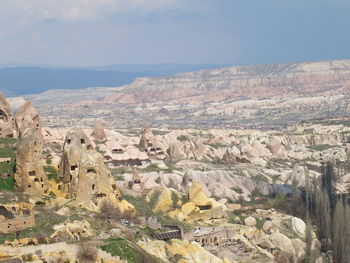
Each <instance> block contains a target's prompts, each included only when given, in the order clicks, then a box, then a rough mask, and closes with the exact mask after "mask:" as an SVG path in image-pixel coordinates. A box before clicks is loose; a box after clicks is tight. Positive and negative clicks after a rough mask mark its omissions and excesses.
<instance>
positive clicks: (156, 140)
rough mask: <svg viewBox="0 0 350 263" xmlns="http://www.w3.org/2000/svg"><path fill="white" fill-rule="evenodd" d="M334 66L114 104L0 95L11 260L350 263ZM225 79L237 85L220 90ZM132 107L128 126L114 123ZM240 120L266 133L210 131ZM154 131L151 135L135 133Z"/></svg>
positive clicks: (342, 86) (343, 140) (4, 254)
mask: <svg viewBox="0 0 350 263" xmlns="http://www.w3.org/2000/svg"><path fill="white" fill-rule="evenodd" d="M326 65H327V67H326V66H325V63H318V64H317V63H316V64H305V65H302V66H301V65H298V66H297V65H288V66H287V65H284V66H273V67H272V66H271V67H270V68H264V67H256V68H253V67H245V68H229V69H222V70H216V71H211V70H210V71H203V72H198V73H193V74H184V75H182V74H180V75H176V76H174V77H169V78H167V81H168V82H167V83H168V84H164V83H165V82H164V81H165V79H166V78H159V79H140V80H137V81H136V82H135V83H134V84H132V85H131V86H130V87H123V88H120V89H118V90H114V89H104V91H103V92H111V93H110V94H109V95H108V94H107V93H103V92H102V91H101V92H102V93H101V94H104V95H106V97H104V98H99V99H94V98H92V99H89V100H87V99H88V96H89V91H80V94H84V95H82V96H81V97H80V98H85V100H83V101H80V102H77V101H75V98H74V96H71V97H70V99H71V100H68V101H67V104H62V105H60V103H61V102H60V100H61V99H62V98H68V97H69V96H67V94H64V93H62V97H55V96H54V94H55V91H52V92H47V93H46V94H42V95H38V96H36V97H35V98H34V97H31V98H33V103H30V102H26V103H25V104H23V101H22V100H20V99H15V100H14V99H12V100H10V102H11V103H10V104H9V103H8V102H7V100H6V99H5V98H4V97H3V96H1V98H0V113H1V116H0V117H1V119H0V129H1V131H2V133H1V136H0V137H1V138H0V143H1V147H0V262H116V263H117V262H123V263H124V262H128V263H138V262H152V263H153V262H154V263H156V262H159V263H160V262H178V263H185V262H188V263H190V262H194V263H197V262H198V263H206V262H208V263H209V262H211V263H212V262H215V263H216V262H217V263H229V262H232V263H234V262H237V263H238V262H242V263H243V262H250V263H255V262H256V263H258V262H280V263H285V262H286V263H287V262H318V263H321V262H322V263H328V262H346V261H343V259H341V261H339V260H338V261H337V259H336V257H339V258H340V257H343V255H345V256H346V255H347V254H348V252H346V251H348V249H349V247H348V244H349V242H347V241H346V240H347V239H346V238H348V232H347V231H349V228H348V227H347V224H344V223H343V222H345V221H342V220H348V219H350V218H349V216H350V215H349V213H348V211H349V210H346V209H347V208H344V209H345V210H344V211H345V212H344V214H343V217H341V218H343V219H340V217H339V218H338V217H335V216H336V214H337V213H340V214H341V213H343V212H342V210H340V209H341V208H340V207H341V205H343V204H342V202H344V205H343V206H344V207H346V202H348V200H349V199H348V198H349V191H350V160H349V157H350V123H349V120H348V119H347V118H346V115H347V104H346V103H345V102H346V101H347V99H346V98H347V96H348V94H347V86H346V85H347V84H348V81H349V76H350V75H349V72H350V71H347V62H346V61H341V62H332V63H330V62H329V63H328V62H327V63H326ZM324 67H326V68H324ZM329 67H332V68H333V71H332V70H329ZM325 71H327V72H329V74H325ZM291 72H299V73H298V74H299V75H300V76H299V77H297V75H294V74H292V73H291ZM310 72H311V73H310ZM295 74H296V73H295ZM314 74H319V75H320V76H322V81H321V79H318V80H317V78H316V77H314ZM238 75H239V76H238ZM253 75H254V76H255V77H254V78H253V77H252V76H253ZM262 75H263V76H262ZM275 75H277V76H278V78H280V76H281V75H282V76H284V77H283V78H282V79H283V80H281V79H280V80H277V77H276V78H275ZM216 76H221V77H220V79H224V80H225V81H222V82H220V83H218V84H217V86H215V87H213V86H212V85H213V83H215V79H216V78H217V77H216ZM233 76H236V77H235V78H234V77H233ZM258 76H260V77H258ZM189 79H192V80H189ZM238 79H240V81H238ZM243 79H244V81H243ZM213 81H214V82H213ZM236 82H238V84H237V83H236ZM291 82H297V83H299V85H296V86H295V87H294V88H293V87H292V86H293V85H291ZM140 83H143V84H142V85H141V84H140ZM169 83H172V84H171V85H172V86H171V88H170V86H169V88H167V87H166V85H170V84H169ZM180 83H182V84H180ZM140 85H141V86H142V87H144V89H142V90H139V87H140ZM164 85H165V86H164ZM176 85H179V87H180V86H181V87H183V88H181V89H179V88H177V87H176ZM192 85H193V86H192ZM236 85H237V86H236ZM240 85H242V87H243V86H244V87H245V89H244V90H245V92H244V94H245V95H244V96H247V98H245V99H242V98H241V97H242V96H243V93H242V91H239V92H241V93H239V92H238V90H242V89H239V88H238V86H240ZM300 85H304V88H300V87H299V86H300ZM191 86H192V88H191ZM331 86H332V87H333V88H330V87H331ZM258 87H260V88H262V90H265V92H262V93H256V92H254V90H256V89H257V88H258ZM250 89H252V90H250ZM152 90H154V93H152ZM172 91H178V92H175V93H174V92H172ZM306 91H307V92H306ZM93 92H94V94H98V92H99V89H96V90H93ZM115 92H117V93H115ZM148 92H150V93H148ZM169 92H170V93H169ZM143 93H144V94H149V96H148V95H147V96H144V95H143ZM48 94H51V95H50V96H52V100H53V101H55V105H56V106H52V104H50V100H45V96H48ZM209 94H210V95H209ZM96 96H97V95H96ZM46 98H48V97H46ZM205 98H206V99H205ZM26 99H28V97H26ZM208 100H209V101H208ZM332 100H334V101H333V102H331V101H332ZM276 101H279V103H276ZM36 102H38V105H39V107H38V109H39V110H37V109H36ZM175 102H176V103H175ZM298 103H301V104H300V105H299V104H298ZM313 103H314V104H313ZM327 103H328V104H329V107H328V106H326V105H328V104H327ZM343 103H344V104H343ZM22 104H23V105H22ZM163 104H164V105H165V104H166V105H168V106H166V107H165V106H164V105H163ZM175 104H176V105H177V106H175ZM10 105H11V106H14V107H16V106H17V107H19V110H16V114H12V110H11V108H10ZM50 105H51V106H50ZM179 105H181V106H179ZM190 105H191V106H190ZM205 105H207V106H205ZM214 105H215V106H214ZM238 105H240V106H238ZM263 105H264V106H263ZM273 105H274V106H273ZM281 105H283V107H282V106H281ZM298 105H299V106H298ZM301 105H302V106H301ZM311 105H313V106H311ZM330 105H332V106H330ZM50 107H51V109H50ZM176 107H184V108H181V109H182V110H183V111H184V112H186V114H184V115H181V116H182V117H181V118H186V119H187V118H189V119H190V120H193V121H195V120H198V119H196V118H197V117H198V118H203V119H204V117H205V116H207V119H206V120H205V122H200V121H198V122H193V123H191V122H189V124H188V126H189V127H187V128H186V127H185V126H186V125H187V123H186V124H184V125H178V123H177V121H178V122H179V123H180V122H181V120H182V119H181V118H180V117H179V118H178V119H176V117H174V119H171V118H172V116H180V115H176V114H179V112H178V110H176ZM185 107H193V108H192V109H193V111H185V110H184V109H185ZM213 107H214V108H215V109H216V110H217V111H213V109H214V108H213ZM276 107H277V108H279V107H281V108H280V109H279V110H278V114H277V113H275V110H277V108H276ZM323 107H324V108H323ZM200 108H201V110H203V115H201V114H195V113H194V112H195V111H196V112H197V111H198V110H199V109H200ZM224 108H225V109H226V111H225V110H224ZM49 109H50V110H49ZM108 109H109V110H108ZM121 109H124V110H125V112H124V115H123V119H122V118H121V116H122V113H121V112H120V114H121V115H113V114H114V113H113V112H114V111H119V110H121ZM282 109H283V110H282ZM321 109H322V110H321ZM209 111H213V112H211V113H210V114H209ZM39 112H40V114H39ZM78 112H80V113H82V115H79V113H78ZM204 112H205V113H204ZM248 112H249V114H248ZM305 112H308V113H307V114H306V113H305ZM316 112H317V113H316ZM41 113H42V114H43V116H44V117H42V116H41ZM61 114H62V115H61ZM129 114H130V115H129ZM174 114H175V115H174ZM192 114H193V115H192ZM317 114H319V115H317ZM327 114H328V115H329V117H327V118H325V115H327ZM291 115H293V116H294V117H293V118H292V119H288V118H287V116H291ZM328 115H327V116H328ZM333 115H334V118H331V117H330V116H333ZM343 115H344V116H343ZM63 116H64V118H63ZM74 116H75V117H74ZM106 116H109V117H106ZM130 116H135V118H131V117H130ZM147 116H148V117H147ZM154 116H158V117H157V118H159V119H156V118H153V117H154ZM160 116H163V117H162V118H161V117H160ZM209 116H211V117H212V118H213V119H216V122H211V120H212V119H211V117H209ZM218 116H223V118H222V119H220V118H218ZM228 116H231V117H230V122H229V123H226V122H225V118H226V117H227V118H228ZM258 116H260V117H259V118H258ZM268 116H274V117H275V118H272V117H271V118H270V117H268ZM97 117H101V118H97ZM302 117H303V118H304V117H305V119H306V120H304V121H302V122H297V120H299V118H302ZM308 117H310V120H307V119H308ZM316 117H319V119H317V120H315V119H314V118H316ZM321 117H322V118H321ZM70 118H71V119H70ZM237 118H242V119H240V120H241V121H242V122H241V121H237V122H236V124H235V125H236V126H241V125H242V126H245V124H244V123H246V124H247V123H249V122H251V121H252V120H253V119H254V118H257V119H259V122H256V123H254V125H257V126H258V127H260V125H261V128H262V129H253V128H250V129H237V128H228V127H225V128H219V127H216V128H215V127H212V126H226V125H227V126H230V125H231V124H230V123H231V122H232V123H233V122H234V121H235V120H238V119H237ZM279 118H283V119H284V122H283V123H282V124H283V125H282V124H281V125H277V126H275V124H274V122H275V121H276V123H277V122H278V120H279ZM92 120H94V123H93V125H89V124H90V123H91V122H92ZM111 120H113V121H111ZM243 120H244V121H243ZM146 122H149V123H150V124H153V125H152V127H151V126H145V127H141V126H137V125H140V124H143V123H146ZM259 123H260V124H259ZM264 123H266V125H264ZM117 124H118V125H117ZM155 124H164V125H155ZM165 124H167V125H165ZM205 124H206V125H207V127H206V128H202V127H200V126H201V125H205ZM119 125H120V126H119ZM177 125H178V126H179V127H181V128H176V127H175V126H177ZM251 125H252V126H254V125H253V124H251ZM126 126H130V127H126ZM192 126H193V127H192ZM194 126H196V127H194ZM232 126H234V125H233V124H232ZM282 126H283V127H284V129H282V128H281V127H282ZM171 127H173V128H171ZM269 127H270V128H274V129H275V128H277V127H278V128H279V130H274V129H269ZM327 180H328V181H330V182H331V184H328V183H327V182H328V181H327ZM326 187H330V188H329V189H331V190H330V191H331V192H330V193H331V194H330V197H328V195H327V194H325V193H326V190H325V189H326ZM327 189H328V188H327ZM320 196H322V198H320ZM334 197H337V200H338V201H336V202H338V203H337V205H334V206H332V204H331V202H332V200H333V201H334V200H335V199H332V198H334ZM327 198H329V199H327ZM319 200H326V201H319ZM327 200H328V201H327ZM340 200H344V201H340ZM327 202H328V203H327ZM327 204H328V205H327ZM327 207H328V208H327ZM332 207H333V208H332ZM322 209H328V210H329V209H334V211H336V212H334V219H332V220H336V219H335V218H337V220H340V221H339V222H341V223H338V224H335V225H333V226H334V228H332V230H329V231H342V233H343V236H344V238H345V239H344V240H343V241H338V240H337V239H335V238H334V237H333V239H332V242H333V244H338V245H337V247H338V246H339V247H340V248H341V249H344V251H345V252H344V253H343V254H341V253H339V254H337V253H335V254H333V255H331V254H329V251H330V249H331V248H325V246H327V244H328V242H329V241H328V240H329V239H330V237H329V236H328V235H330V234H327V233H330V232H324V231H322V229H323V228H322V227H320V226H322V224H325V222H327V221H324V220H328V219H327V218H328V216H330V215H328V214H327V213H326V212H325V211H328V210H322ZM320 213H321V214H320ZM328 222H329V221H328ZM323 226H328V227H329V223H328V224H326V225H323ZM322 237H323V238H322ZM325 240H326V241H325ZM337 242H340V243H337ZM345 256H344V257H345ZM332 258H333V259H332ZM332 260H333V261H332Z"/></svg>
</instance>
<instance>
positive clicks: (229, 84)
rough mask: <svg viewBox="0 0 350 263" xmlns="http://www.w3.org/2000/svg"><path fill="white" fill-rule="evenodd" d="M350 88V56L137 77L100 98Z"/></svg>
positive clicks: (240, 95) (243, 95)
mask: <svg viewBox="0 0 350 263" xmlns="http://www.w3.org/2000/svg"><path fill="white" fill-rule="evenodd" d="M349 93H350V60H336V61H322V62H307V63H290V64H274V65H257V66H234V67H226V68H220V69H207V70H200V71H197V72H190V73H181V74H177V75H174V76H166V77H145V78H138V79H136V80H135V81H134V82H133V83H131V84H130V85H128V86H127V87H125V88H124V89H122V90H119V91H118V92H117V93H116V94H115V95H113V96H108V97H106V98H105V100H103V101H102V102H101V103H150V102H157V101H173V102H177V103H181V102H183V103H192V102H194V103H199V102H219V101H227V100H237V99H270V98H274V99H276V98H279V99H280V98H291V97H298V96H315V95H334V94H349Z"/></svg>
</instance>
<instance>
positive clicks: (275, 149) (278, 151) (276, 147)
mask: <svg viewBox="0 0 350 263" xmlns="http://www.w3.org/2000/svg"><path fill="white" fill-rule="evenodd" d="M266 147H267V149H269V150H270V152H271V153H272V155H273V156H275V157H280V158H283V157H285V151H284V147H283V146H282V143H281V141H279V140H278V139H277V138H276V137H273V138H271V140H270V141H269V142H268V143H267V146H266Z"/></svg>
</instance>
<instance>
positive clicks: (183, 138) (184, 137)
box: [177, 135, 189, 142]
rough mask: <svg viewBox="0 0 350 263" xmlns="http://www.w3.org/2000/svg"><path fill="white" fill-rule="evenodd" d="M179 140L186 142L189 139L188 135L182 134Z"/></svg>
mask: <svg viewBox="0 0 350 263" xmlns="http://www.w3.org/2000/svg"><path fill="white" fill-rule="evenodd" d="M177 140H178V141H180V142H185V141H188V140H189V139H188V137H187V136H186V135H181V136H179V137H177Z"/></svg>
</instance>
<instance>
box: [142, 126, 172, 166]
mask: <svg viewBox="0 0 350 263" xmlns="http://www.w3.org/2000/svg"><path fill="white" fill-rule="evenodd" d="M139 145H140V148H141V150H143V151H145V152H147V154H148V156H149V157H150V158H151V159H158V160H164V159H165V157H166V154H165V153H166V150H165V149H164V148H165V147H164V144H163V142H162V141H161V140H160V139H159V138H157V136H155V135H154V134H153V132H152V130H151V127H148V126H146V127H145V128H144V129H143V131H142V135H141V139H140V143H139Z"/></svg>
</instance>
